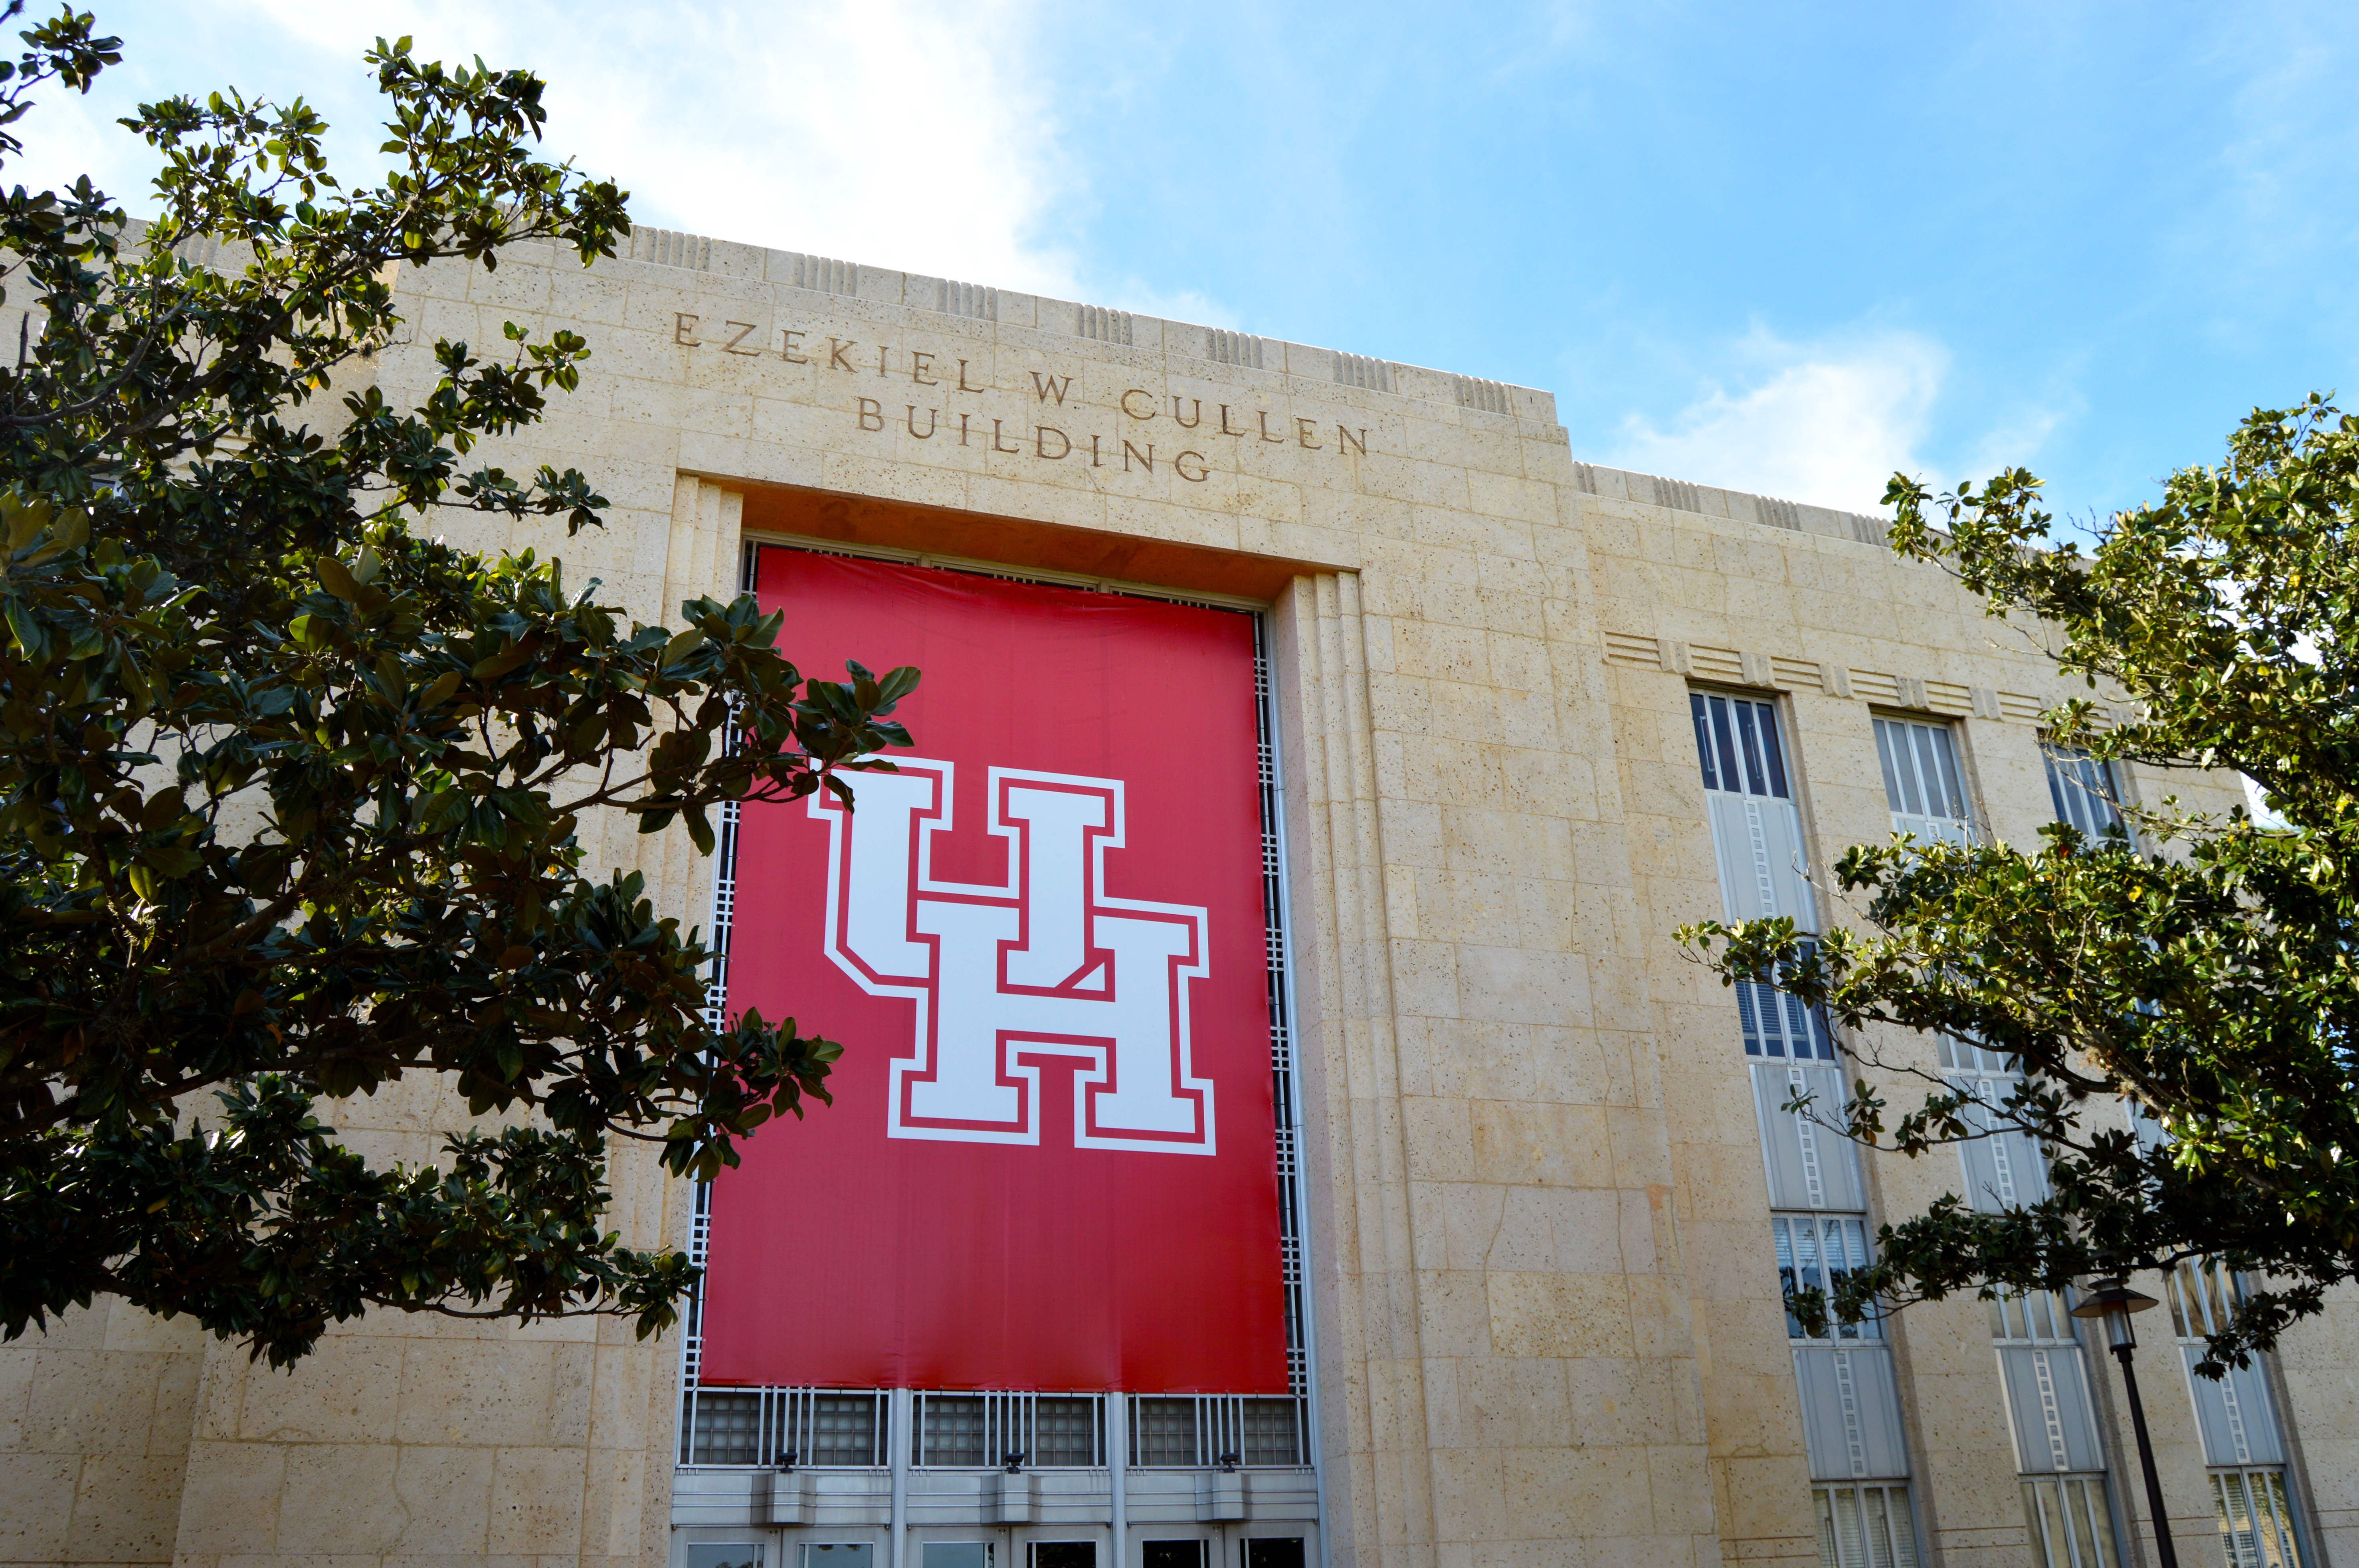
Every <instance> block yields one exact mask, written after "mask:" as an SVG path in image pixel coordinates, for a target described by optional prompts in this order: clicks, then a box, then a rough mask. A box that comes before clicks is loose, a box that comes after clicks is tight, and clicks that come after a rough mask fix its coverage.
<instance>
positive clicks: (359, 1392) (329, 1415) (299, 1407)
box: [237, 1336, 402, 1443]
mask: <svg viewBox="0 0 2359 1568" xmlns="http://www.w3.org/2000/svg"><path fill="white" fill-rule="evenodd" d="M401 1363H402V1346H401V1343H400V1342H399V1341H398V1340H392V1339H382V1338H361V1337H358V1336H340V1337H331V1338H329V1339H326V1340H323V1341H322V1342H321V1346H320V1348H319V1350H318V1351H317V1352H316V1353H315V1354H313V1355H311V1356H310V1357H306V1358H305V1359H304V1360H302V1361H300V1362H299V1363H298V1364H297V1365H296V1366H295V1367H294V1368H291V1369H290V1370H288V1371H285V1372H270V1371H259V1372H258V1373H257V1374H255V1375H250V1376H249V1377H248V1378H247V1379H246V1386H245V1400H244V1404H243V1407H242V1409H241V1410H240V1411H239V1414H238V1426H237V1435H238V1436H239V1437H241V1438H244V1439H245V1440H247V1441H249V1442H253V1441H259V1442H267V1443H362V1442H371V1441H382V1440H383V1439H385V1438H387V1437H389V1436H391V1435H392V1433H393V1425H394V1415H395V1411H396V1409H397V1405H398V1403H399V1400H400V1390H401Z"/></svg>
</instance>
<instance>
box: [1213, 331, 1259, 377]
mask: <svg viewBox="0 0 2359 1568" xmlns="http://www.w3.org/2000/svg"><path fill="white" fill-rule="evenodd" d="M1204 338H1205V351H1204V357H1205V358H1206V359H1209V360H1217V361H1219V362H1221V363H1222V364H1224V365H1245V366H1248V367H1250V368H1252V369H1254V370H1259V369H1261V368H1262V362H1261V340H1260V339H1259V338H1256V337H1255V336H1254V335H1253V334H1252V333H1250V332H1232V331H1229V330H1226V329H1224V328H1220V327H1208V328H1206V329H1205V330H1204Z"/></svg>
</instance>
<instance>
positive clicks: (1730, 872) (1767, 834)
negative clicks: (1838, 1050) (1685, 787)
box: [1688, 691, 1835, 1062]
mask: <svg viewBox="0 0 2359 1568" xmlns="http://www.w3.org/2000/svg"><path fill="white" fill-rule="evenodd" d="M1688 708H1689V713H1690V717H1691V718H1692V719H1693V721H1694V724H1695V737H1696V761H1697V763H1698V765H1699V767H1700V769H1701V773H1702V776H1703V787H1704V799H1705V804H1706V807H1707V809H1708V810H1709V811H1710V812H1711V814H1712V848H1713V849H1714V851H1715V853H1716V854H1717V856H1718V859H1719V864H1720V871H1721V878H1720V882H1721V903H1722V907H1723V911H1724V913H1725V914H1726V915H1727V917H1728V918H1729V919H1730V920H1753V919H1765V918H1773V917H1775V916H1777V915H1781V914H1782V915H1786V916H1788V917H1789V918H1791V919H1792V920H1793V922H1794V924H1795V925H1798V926H1799V927H1801V929H1803V930H1805V931H1816V930H1817V929H1818V928H1819V920H1818V907H1817V903H1816V901H1815V900H1814V899H1813V898H1812V896H1811V893H1810V878H1809V876H1808V875H1807V874H1806V873H1805V871H1804V869H1803V868H1804V860H1803V857H1802V825H1801V818H1800V817H1799V816H1797V815H1796V813H1795V810H1794V802H1793V789H1792V784H1791V782H1790V781H1789V779H1788V775H1787V770H1786V748H1785V746H1784V744H1783V743H1782V742H1781V741H1780V740H1779V738H1778V734H1777V708H1776V706H1775V705H1774V704H1771V703H1767V702H1754V701H1749V700H1747V699H1746V698H1745V697H1723V696H1721V695H1720V694H1719V693H1717V692H1703V691H1697V692H1690V693H1689V694H1688ZM1735 990H1736V1015H1737V1025H1738V1028H1739V1030H1740V1032H1741V1033H1742V1034H1743V1037H1744V1041H1745V1054H1746V1055H1748V1056H1761V1057H1776V1058H1779V1059H1781V1060H1792V1061H1805V1062H1809V1061H1821V1062H1832V1061H1833V1060H1834V1059H1835V1046H1834V1040H1833V1037H1832V1035H1831V1034H1830V1033H1828V1030H1827V1024H1826V1020H1825V1019H1824V1017H1822V1016H1817V1015H1813V1014H1812V1013H1811V1012H1810V1011H1809V1010H1808V1009H1806V1008H1804V1007H1803V1006H1802V1004H1801V1003H1800V1002H1798V1001H1796V1000H1794V999H1793V998H1792V997H1789V996H1786V995H1784V994H1783V993H1781V992H1779V991H1778V990H1777V989H1776V988H1775V987H1772V986H1766V985H1755V984H1752V983H1751V982H1749V981H1739V982H1738V983H1737V985H1736V987H1735Z"/></svg>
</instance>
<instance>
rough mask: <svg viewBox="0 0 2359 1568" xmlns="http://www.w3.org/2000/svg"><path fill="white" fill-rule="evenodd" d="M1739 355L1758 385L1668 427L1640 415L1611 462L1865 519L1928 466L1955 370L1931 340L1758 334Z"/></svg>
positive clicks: (1691, 408) (1703, 403) (1714, 400)
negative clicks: (1926, 443)
mask: <svg viewBox="0 0 2359 1568" xmlns="http://www.w3.org/2000/svg"><path fill="white" fill-rule="evenodd" d="M1735 357H1736V358H1737V360H1738V361H1739V362H1740V365H1741V366H1742V368H1744V369H1745V370H1746V371H1749V372H1750V375H1749V376H1748V377H1747V379H1748V380H1749V382H1750V384H1749V385H1746V386H1745V387H1744V388H1743V389H1742V390H1739V391H1736V392H1731V391H1730V390H1729V389H1728V388H1727V387H1726V386H1724V385H1723V384H1716V383H1715V384H1707V386H1706V387H1705V388H1704V390H1703V392H1702V393H1701V395H1699V396H1698V397H1697V398H1696V399H1695V400H1694V401H1693V402H1691V403H1690V404H1689V405H1688V406H1686V407H1685V408H1683V409H1681V410H1680V412H1679V414H1678V415H1677V416H1674V417H1673V418H1672V419H1671V420H1670V421H1669V425H1668V426H1666V427H1658V426H1656V425H1655V424H1653V423H1652V422H1651V421H1649V420H1647V419H1646V418H1645V417H1643V416H1638V415H1635V414H1634V415H1632V416H1630V417H1628V418H1627V419H1625V420H1624V421H1623V424H1622V429H1621V432H1620V434H1621V444H1620V447H1619V449H1617V451H1616V452H1615V454H1614V462H1615V463H1616V464H1617V465H1619V466H1621V467H1623V468H1629V469H1636V470H1639V471H1641V472H1645V473H1658V474H1662V475H1665V476H1667V477H1669V478H1673V479H1683V480H1689V481H1695V482H1698V483H1701V484H1712V485H1718V486H1720V487H1722V488H1723V489H1728V490H1740V491H1749V492H1755V493H1756V494H1762V495H1771V496H1777V497H1779V498H1780V499H1783V500H1788V501H1801V502H1808V503H1814V504H1816V505H1821V506H1833V507H1840V508H1845V509H1848V510H1851V511H1855V512H1876V511H1880V510H1881V508H1882V498H1883V495H1884V486H1885V483H1886V481H1887V480H1889V479H1890V478H1891V477H1892V473H1893V470H1896V469H1899V470H1907V471H1909V472H1912V473H1913V472H1915V471H1917V470H1918V469H1919V467H1920V466H1921V465H1920V463H1919V458H1918V454H1917V449H1918V446H1919V443H1920V442H1921V441H1922V440H1923V439H1924V438H1925V436H1926V432H1927V430H1928V429H1929V427H1930V423H1931V414H1932V407H1933V401H1934V398H1935V397H1936V396H1937V395H1939V394H1940V389H1941V383H1942V379H1943V377H1944V376H1945V375H1946V374H1947V373H1948V370H1949V354H1948V351H1945V350H1944V349H1943V348H1942V347H1941V346H1940V344H1939V343H1937V342H1935V341H1932V340H1931V339H1930V338H1925V337H1922V336H1919V335H1918V334H1916V333H1912V332H1896V331H1887V332H1879V333H1875V334H1874V335H1871V336H1867V337H1864V338H1860V339H1857V340H1854V341H1846V342H1839V343H1832V344H1825V343H1822V344H1796V343H1789V342H1786V341H1781V340H1778V339H1777V338H1774V337H1771V336H1769V335H1768V334H1767V333H1765V332H1760V331H1756V332H1755V333H1754V334H1753V335H1752V336H1751V337H1749V338H1747V339H1746V340H1745V341H1744V342H1743V343H1741V344H1740V345H1739V346H1738V349H1737V352H1736V356H1735Z"/></svg>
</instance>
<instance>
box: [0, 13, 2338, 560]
mask: <svg viewBox="0 0 2359 1568" xmlns="http://www.w3.org/2000/svg"><path fill="white" fill-rule="evenodd" d="M78 3H81V4H85V5H92V6H94V8H95V9H96V10H97V11H98V15H99V20H100V22H101V23H102V25H103V26H104V27H109V28H111V29H112V30H114V31H117V32H120V33H122V34H123V35H124V36H125V39H126V43H127V48H128V53H129V58H128V59H126V61H125V66H124V67H123V68H122V70H121V71H120V72H119V74H114V75H113V76H111V78H110V79H109V80H108V81H106V82H105V83H103V85H102V87H101V89H100V90H99V91H98V92H95V93H93V94H92V97H91V98H90V99H89V100H88V101H85V102H77V103H56V104H54V105H53V106H51V107H49V108H45V109H43V110H41V111H39V112H38V113H37V115H36V117H35V118H34V119H33V120H32V121H31V122H29V123H28V124H27V125H26V127H25V129H26V131H27V143H28V146H27V153H26V156H25V157H24V158H23V159H22V160H20V162H19V163H18V165H17V167H16V168H14V169H11V170H7V171H5V174H6V178H9V179H10V180H11V181H12V182H14V181H16V180H23V181H26V182H27V183H47V182H50V181H54V180H56V179H59V178H71V175H73V174H76V173H80V172H82V171H83V170H85V169H87V170H89V171H91V172H92V174H93V175H94V176H97V177H99V178H102V179H103V180H104V181H106V182H109V183H111V184H112V185H113V186H114V188H116V189H120V190H124V191H125V192H129V193H132V195H131V196H130V199H129V204H130V205H131V206H132V207H133V208H134V210H135V211H136V210H137V209H138V208H139V205H140V203H139V201H138V200H137V199H136V192H137V191H139V190H140V189H144V183H145V179H146V177H147V172H148V167H147V164H146V163H145V161H144V160H143V159H142V158H141V157H140V156H139V155H140V149H139V148H138V146H137V145H136V143H134V142H132V141H131V139H130V138H129V136H128V135H127V134H126V133H123V132H121V131H119V130H117V129H115V128H114V127H113V126H112V125H111V124H110V121H111V119H112V117H113V116H114V115H115V114H121V113H123V112H125V108H126V107H127V105H128V104H130V103H134V102H136V101H137V100H138V99H140V98H150V97H154V96H157V95H159V94H162V93H166V92H180V91H194V92H201V91H205V90H209V89H211V88H213V87H216V86H221V85H225V84H235V85H237V86H239V87H241V88H244V89H245V90H247V91H249V92H265V93H269V94H272V95H276V96H282V97H283V96H288V95H292V94H294V93H298V92H299V93H302V94H303V95H305V96H307V97H308V98H310V100H311V101H312V102H313V103H316V104H318V105H319V106H320V107H321V109H322V111H323V112H324V113H326V114H328V116H329V117H330V118H331V120H332V121H333V122H335V123H336V124H338V125H339V126H340V127H342V128H343V135H341V136H340V138H339V141H340V146H341V148H342V154H343V156H344V158H345V159H346V161H347V165H348V166H349V167H358V166H364V165H366V164H368V163H369V162H370V161H371V157H372V154H371V151H370V149H371V148H372V147H373V146H374V143H375V135H373V134H370V132H369V127H371V126H373V125H374V124H375V104H374V95H373V85H372V82H371V80H370V78H369V77H368V75H367V74H366V73H365V72H364V70H362V69H361V67H360V65H359V54H360V51H361V49H364V47H365V46H366V44H367V42H368V40H369V38H371V37H373V36H374V35H375V34H378V33H385V34H388V35H391V34H397V33H402V32H408V33H410V34H413V35H415V37H416V38H417V47H418V49H419V51H420V52H421V53H434V54H440V55H442V56H444V57H446V58H463V57H465V56H468V55H473V54H477V53H480V54H481V55H483V56H484V58H485V59H487V60H489V61H491V62H492V63H495V64H502V65H505V64H525V65H529V66H532V67H534V68H535V69H537V70H539V71H540V72H541V73H542V74H543V75H544V76H546V77H548V78H549V80H550V82H551V92H550V99H549V101H550V105H551V110H552V113H551V120H550V126H549V145H550V146H551V148H552V150H554V151H557V152H560V153H564V154H570V155H572V156H575V157H579V158H580V160H581V161H582V164H583V165H584V167H585V168H589V169H591V170H592V171H593V172H596V173H600V174H607V175H613V176H614V177H616V178H620V179H622V180H623V182H624V183H625V184H626V185H627V186H628V187H629V188H630V189H632V191H633V192H634V204H633V205H634V211H635V212H636V214H637V215H638V216H639V217H641V218H642V219H643V220H644V221H646V222H654V223H658V224H661V225H663V226H666V227H678V228H686V229H691V230H694V231H697V232H704V233H710V234H715V235H720V236H723V237H725V238H733V239H744V240H752V241H757V242H763V243H770V244H774V245H778V246H781V247H786V248H791V249H796V250H807V251H816V252H820V253H822V254H832V255H841V256H846V257H851V258H853V259H857V260H862V261H867V262H872V263H875V264H878V265H888V266H902V267H907V268H909V269H911V270H914V271H921V272H928V273H939V274H946V275H948V276H954V277H961V278H966V279H970V280H973V281H975V282H980V283H988V284H995V285H1000V286H1003V287H1019V288H1029V289H1034V290H1037V291H1039V292H1044V293H1053V294H1058V295H1061V296H1065V297H1078V298H1081V299H1084V300H1088V301H1091V302H1093V303H1099V304H1106V305H1114V306H1120V307H1126V308H1133V309H1137V310H1145V311H1152V312H1156V313H1158V314H1163V315H1168V316H1174V317H1178V318H1180V319H1191V320H1198V321H1205V322H1210V323H1212V324H1216V325H1223V326H1232V327H1237V328H1242V329H1245V330H1250V331H1255V332H1261V333H1266V334H1268V335H1271V336H1277V337H1286V338H1292V339H1295V340H1297V341H1306V342H1313V343H1321V344H1325V345H1328V346H1332V347H1335V348H1342V349H1348V350H1351V351H1355V352H1359V353H1365V354H1372V355H1377V356H1381V357H1385V358H1389V359H1396V360H1404V361H1409V362H1418V363H1423V364H1428V365H1433V366H1437V367H1440V368H1442V369H1446V370H1452V371H1459V372H1463V373H1471V374H1476V375H1484V376H1490V377H1494V378H1496V379H1499V380H1504V381H1513V382H1519V383H1523V384H1527V385H1533V386H1540V387H1546V388H1548V389H1549V390H1551V391H1553V392H1555V393H1556V394H1557V396H1558V406H1559V409H1560V414H1561V416H1562V418H1563V420H1564V423H1565V425H1566V427H1568V429H1569V431H1570V433H1571V442H1572V449H1573V452H1574V455H1575V456H1577V457H1580V458H1582V459H1585V460H1592V461H1598V462H1609V463H1615V464H1619V465H1621V466H1625V467H1632V468H1638V469H1643V470H1649V471H1654V472H1660V473H1669V474H1672V475H1674V476H1676V477H1680V478H1685V479H1690V480H1696V481H1704V482H1710V483H1718V484H1723V485H1728V486H1732V487H1734V488H1739V489H1746V490H1755V491H1761V492H1767V493H1769V494H1773V495H1781V496H1786V497H1788V498H1790V499H1795V500H1801V501H1811V502H1819V503H1827V504H1832V505H1849V506H1854V507H1861V508H1867V507H1871V506H1873V504H1874V503H1875V500H1876V498H1877V497H1878V496H1879V495H1880V494H1881V493H1882V491H1883V481H1884V477H1885V476H1886V474H1888V473H1889V472H1890V471H1891V470H1894V469H1896V468H1901V469H1906V470H1909V471H1911V472H1916V473H1920V474H1923V475H1924V476H1926V477H1927V478H1928V479H1930V480H1932V481H1936V482H1940V483H1947V482H1950V481H1956V480H1958V479H1962V478H1967V477H1973V478H1981V477H1983V476H1985V475H1987V474H1988V473H1989V472H1990V471H1991V470H1994V469H1995V468H1997V467H2000V466H2004V465H2007V464H2012V463H2018V462H2019V463H2023V464H2026V465H2027V466H2029V467H2031V468H2032V469H2033V470H2035V471H2037V472H2038V473H2040V474H2041V475H2043V476H2044V477H2046V478H2047V479H2048V480H2049V494H2050V496H2051V498H2052V499H2053V501H2054V502H2055V503H2056V504H2057V506H2058V507H2059V509H2060V511H2063V512H2065V513H2067V514H2071V515H2078V516H2088V515H2091V514H2098V513H2103V512H2105V511H2110V510H2112V509H2114V508H2117V507H2121V506H2125V505H2129V504H2134V503H2136V502H2138V501H2140V500H2142V499H2145V498H2147V497H2149V496H2151V495H2152V494H2153V493H2154V489H2155V483H2156V481H2158V479H2159V478H2160V476H2161V475H2163V474H2164V473H2166V472H2167V471H2169V470H2170V469H2171V468H2173V467H2175V466H2178V465H2180V464H2184V463H2189V462H2194V461H2201V460H2209V459H2210V458H2212V456H2214V455H2215V454H2216V453H2217V452H2218V450H2219V449H2220V443H2221V438H2222V437H2223V434H2224V433H2225V432H2226V430H2227V428H2228V427H2229V426H2230V425H2231V424H2232V423H2233V422H2234V420H2235V419H2236V417H2237V416H2239V415H2240V414H2241V413H2243V412H2244V411H2245V409H2247V408H2249V407H2251V406H2253V405H2255V404H2256V403H2271V404H2279V403H2284V402H2288V401H2291V400H2293V399H2296V398H2298V397H2299V396H2300V395H2302V394H2303V393H2304V392H2306V391H2308V390H2310V388H2312V387H2321V388H2336V389H2340V390H2342V391H2343V392H2344V393H2345V394H2347V395H2348V400H2349V401H2350V402H2351V403H2352V404H2354V406H2359V115H2354V113H2353V111H2352V106H2351V105H2352V101H2353V97H2354V94H2353V91H2352V84H2353V83H2354V81H2359V10H2354V9H2352V8H2346V7H2342V6H2318V5H2310V6H2293V5H2284V6H2273V5H2241V6H2234V7H2223V6H2216V5H2214V6H2197V5H2136V6H2132V5H2073V4H2070V3H2064V4H2057V3H2049V4H2040V5H1983V6H1975V7H1964V6H1954V7H1944V6H1893V5H1872V6H1871V5H1855V6H1839V5H1824V6H1815V7H1801V6H1773V5H1675V4H1664V5H1646V6H1637V5H1632V6H1625V7H1618V8H1608V7H1604V6H1597V5H1582V4H1560V5H1525V6H1517V5H1492V6H1478V7H1472V8H1451V7H1443V6H1434V5H1381V4H1369V5H1321V6H1309V5H1300V6H1287V5H1266V4H1265V5H1227V4H1222V3H1218V0H1190V4H1188V5H1161V6H1153V7H1148V6H1107V5H1102V4H1101V5H1049V4H1042V5H1027V4H1021V3H1014V0H1009V3H991V0H983V3H962V4H958V5H923V4H916V3H911V0H864V3H863V4H861V5H838V6H824V5H801V4H794V3H783V4H777V5H723V4H712V5H665V4H659V3H651V4H641V5H628V6H624V5H614V6H610V7H601V6H597V5H586V6H584V5H554V4H542V3H539V0H505V3H503V4H501V5H496V6H494V5H482V4H472V3H471V4H464V5H462V4H451V3H444V0H408V3H401V4H390V3H389V4H382V5H367V4H352V5H323V4H319V3H317V0H313V3H310V4H299V3H295V0H235V3H228V0H223V3H211V4H209V3H206V0H177V3H175V4H171V5H158V4H144V3H143V4H132V5H123V4H114V5H110V4H107V3H106V0H78Z"/></svg>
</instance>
